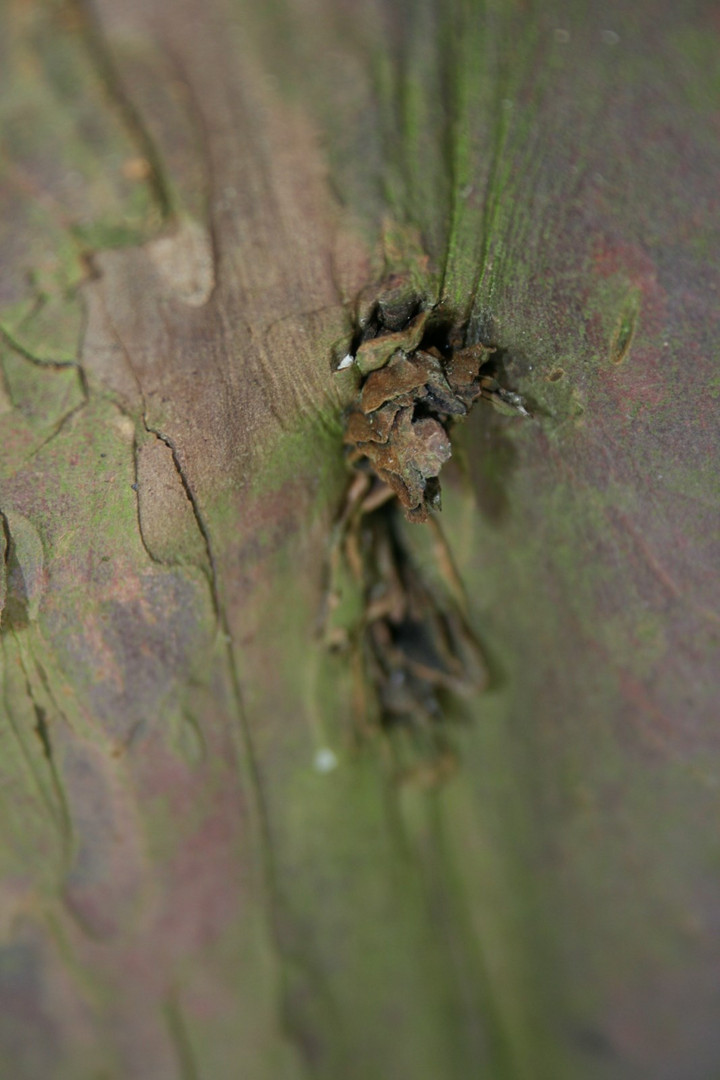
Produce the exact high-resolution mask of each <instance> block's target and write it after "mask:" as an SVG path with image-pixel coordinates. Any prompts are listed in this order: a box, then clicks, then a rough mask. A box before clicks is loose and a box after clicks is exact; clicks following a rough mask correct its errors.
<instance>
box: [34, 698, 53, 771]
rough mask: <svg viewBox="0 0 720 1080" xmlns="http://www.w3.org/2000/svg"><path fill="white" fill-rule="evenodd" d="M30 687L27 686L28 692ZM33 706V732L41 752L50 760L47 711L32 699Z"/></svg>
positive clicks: (50, 748) (50, 750)
mask: <svg viewBox="0 0 720 1080" xmlns="http://www.w3.org/2000/svg"><path fill="white" fill-rule="evenodd" d="M29 692H30V687H29V686H28V693H29ZM33 708H34V709H35V734H36V735H37V737H38V739H39V740H40V743H41V745H42V748H43V753H44V754H45V757H46V758H47V759H48V761H52V756H53V754H52V743H51V742H50V729H49V728H48V722H47V713H46V712H45V710H44V709H43V707H42V705H38V703H37V702H36V701H33Z"/></svg>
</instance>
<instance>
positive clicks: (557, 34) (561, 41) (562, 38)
mask: <svg viewBox="0 0 720 1080" xmlns="http://www.w3.org/2000/svg"><path fill="white" fill-rule="evenodd" d="M553 37H554V38H555V40H556V41H557V43H558V45H567V43H568V41H569V40H570V31H569V30H561V29H560V27H558V29H557V30H553Z"/></svg>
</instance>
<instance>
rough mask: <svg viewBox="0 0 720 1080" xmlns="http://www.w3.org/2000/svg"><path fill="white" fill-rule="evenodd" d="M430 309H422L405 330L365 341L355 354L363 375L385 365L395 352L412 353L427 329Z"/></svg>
mask: <svg viewBox="0 0 720 1080" xmlns="http://www.w3.org/2000/svg"><path fill="white" fill-rule="evenodd" d="M428 315H429V311H421V312H420V313H419V314H418V315H416V316H415V318H414V319H413V320H412V321H411V322H410V324H409V325H408V326H407V327H406V328H405V329H404V330H397V331H395V332H394V333H390V334H382V335H381V336H379V337H374V338H371V339H370V340H368V341H363V343H362V345H360V347H359V349H358V351H357V354H356V356H355V363H356V364H357V366H358V368H359V369H360V371H361V373H362V374H363V375H367V374H369V373H370V372H371V371H376V370H377V369H378V368H381V367H384V366H385V364H387V362H388V360H389V359H390V357H391V356H392V355H393V353H394V352H397V351H398V350H401V351H402V352H406V353H410V352H412V351H413V350H414V349H416V348H417V347H418V345H419V344H420V341H421V339H422V336H423V333H424V331H425V323H426V322H427V319H428Z"/></svg>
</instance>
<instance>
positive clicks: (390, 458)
mask: <svg viewBox="0 0 720 1080" xmlns="http://www.w3.org/2000/svg"><path fill="white" fill-rule="evenodd" d="M357 453H358V455H359V456H364V457H367V459H368V460H369V462H370V464H371V465H372V467H373V469H374V470H375V472H376V473H377V475H378V476H379V477H380V478H381V479H382V480H385V482H386V483H388V484H390V486H391V487H392V488H393V490H394V491H395V492H396V494H397V496H398V498H399V500H400V502H401V503H402V505H403V507H404V508H405V509H406V510H411V511H412V510H414V511H416V512H417V510H418V508H419V507H423V506H424V502H425V489H426V484H427V481H428V480H429V479H431V478H434V477H437V475H438V474H439V472H440V469H441V468H442V466H443V465H444V464H445V462H446V461H447V460H448V459H449V458H450V455H451V453H452V451H451V447H450V439H449V437H448V434H447V432H446V431H445V429H444V427H443V426H442V424H441V423H440V422H439V421H438V420H434V419H432V418H430V417H427V418H425V419H422V420H415V421H413V418H412V409H411V408H404V409H400V411H399V412H398V415H397V417H396V420H395V423H394V425H393V429H392V432H391V437H390V439H388V441H387V442H386V443H367V444H362V445H360V446H358V447H357ZM426 516H427V514H424V515H422V516H421V519H422V520H424V518H425V517H426Z"/></svg>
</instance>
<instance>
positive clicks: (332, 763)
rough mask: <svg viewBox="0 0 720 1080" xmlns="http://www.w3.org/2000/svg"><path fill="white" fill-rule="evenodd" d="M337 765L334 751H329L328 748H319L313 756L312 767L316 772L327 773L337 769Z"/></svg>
mask: <svg viewBox="0 0 720 1080" xmlns="http://www.w3.org/2000/svg"><path fill="white" fill-rule="evenodd" d="M337 763H338V759H337V754H336V753H335V751H334V750H331V749H330V747H329V746H321V747H320V749H319V750H318V751H317V753H316V754H315V760H314V762H313V765H314V766H315V771H316V772H319V773H329V772H332V771H333V769H335V768H337Z"/></svg>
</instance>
